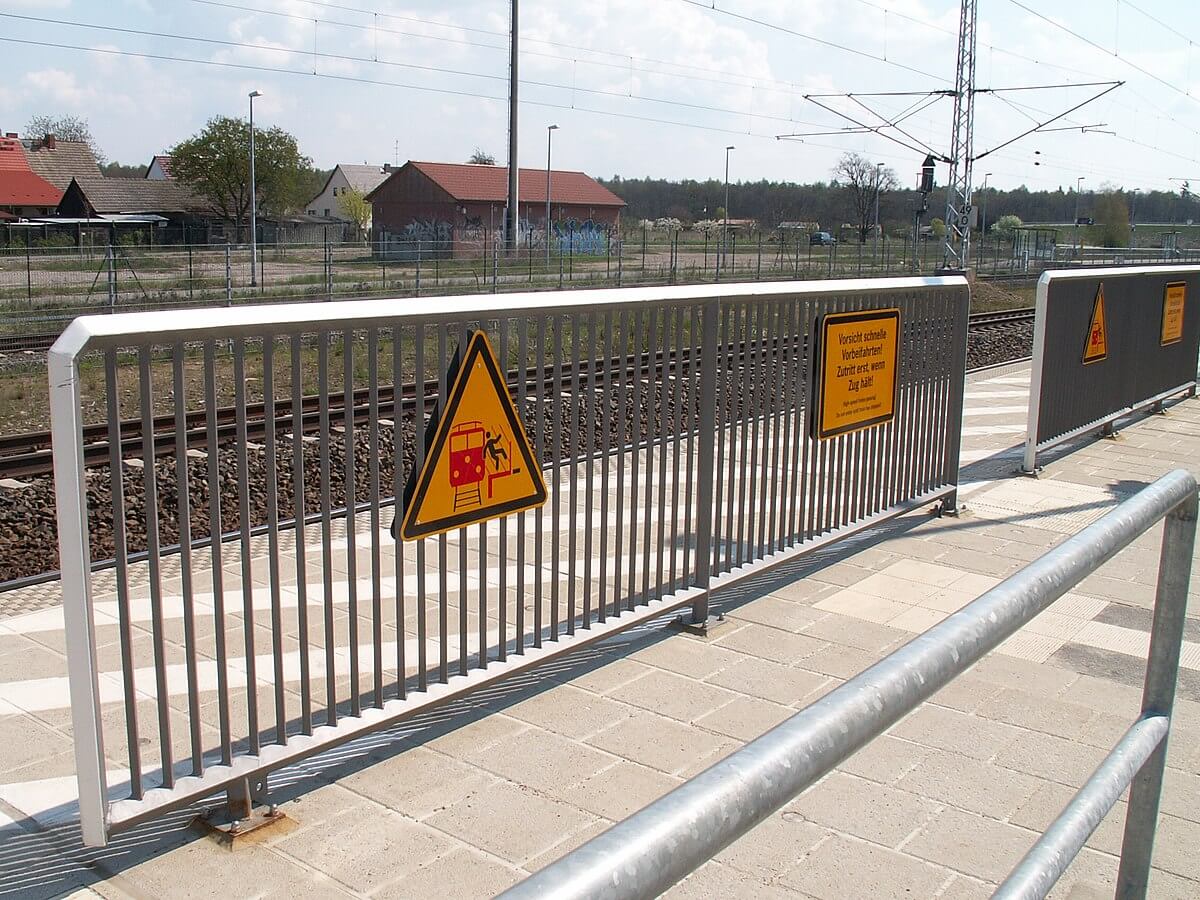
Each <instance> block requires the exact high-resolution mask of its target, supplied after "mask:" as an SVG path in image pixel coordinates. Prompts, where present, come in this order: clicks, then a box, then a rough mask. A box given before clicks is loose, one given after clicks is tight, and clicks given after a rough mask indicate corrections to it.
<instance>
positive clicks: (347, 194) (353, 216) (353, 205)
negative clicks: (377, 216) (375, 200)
mask: <svg viewBox="0 0 1200 900" xmlns="http://www.w3.org/2000/svg"><path fill="white" fill-rule="evenodd" d="M338 209H339V210H340V211H341V213H342V215H343V216H345V217H346V218H347V219H349V220H350V221H351V222H353V223H354V227H355V228H356V229H358V233H359V234H364V233H365V232H366V230H367V225H368V224H369V223H370V221H371V204H370V203H368V202H367V198H366V195H364V194H363V192H362V191H357V190H355V189H354V188H346V189H345V190H344V191H342V192H341V193H340V194H339V195H338Z"/></svg>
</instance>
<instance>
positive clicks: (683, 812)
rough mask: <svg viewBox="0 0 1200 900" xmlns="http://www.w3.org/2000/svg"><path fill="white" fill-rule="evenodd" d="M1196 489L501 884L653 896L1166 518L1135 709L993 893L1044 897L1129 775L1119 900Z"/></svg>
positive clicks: (1151, 797)
mask: <svg viewBox="0 0 1200 900" xmlns="http://www.w3.org/2000/svg"><path fill="white" fill-rule="evenodd" d="M1196 514H1197V485H1196V479H1195V478H1194V477H1193V476H1192V475H1191V474H1189V473H1188V472H1186V471H1183V470H1177V471H1174V472H1171V473H1169V474H1167V475H1165V476H1163V477H1162V478H1160V479H1159V480H1158V481H1156V482H1155V483H1154V484H1152V485H1150V486H1149V487H1147V488H1145V489H1144V490H1143V491H1141V492H1140V493H1138V494H1137V495H1136V496H1134V497H1132V498H1131V499H1129V500H1127V501H1125V502H1124V503H1122V504H1120V505H1119V506H1118V507H1116V508H1115V509H1114V510H1112V511H1111V512H1109V513H1108V514H1107V515H1105V516H1104V517H1103V518H1102V519H1100V520H1099V521H1097V522H1095V523H1094V524H1092V525H1090V526H1088V527H1087V528H1085V529H1084V530H1083V531H1081V532H1080V533H1078V534H1077V535H1075V536H1073V537H1071V538H1070V539H1068V540H1067V541H1065V542H1063V543H1062V544H1061V545H1059V546H1058V547H1056V548H1055V549H1053V550H1051V551H1050V552H1048V553H1046V554H1045V555H1044V556H1042V557H1040V558H1039V559H1037V560H1036V561H1034V562H1032V563H1030V564H1029V565H1028V566H1026V567H1025V568H1023V569H1022V570H1020V571H1019V572H1017V573H1016V574H1014V575H1012V576H1011V577H1009V578H1008V579H1006V580H1005V581H1004V582H1002V583H1001V584H999V585H997V586H996V587H995V588H993V589H992V590H990V591H988V592H987V593H985V594H984V595H983V596H981V597H980V598H979V599H977V600H975V601H974V602H972V603H971V604H969V605H968V606H966V607H964V608H963V609H962V610H960V611H959V612H957V613H955V614H953V615H951V616H950V617H949V618H947V619H945V620H944V621H942V622H941V623H939V624H938V625H936V626H934V627H933V628H931V629H929V630H928V631H926V632H925V633H924V634H922V635H920V636H918V637H916V638H914V639H913V640H912V641H910V642H909V643H908V644H906V645H905V646H904V647H902V648H900V649H899V650H897V651H895V652H894V653H892V654H891V655H889V656H887V657H886V658H884V659H883V660H881V661H880V662H878V663H876V664H875V665H873V666H871V667H870V668H868V669H866V670H865V671H863V672H862V673H861V674H859V675H858V676H856V677H854V678H852V679H851V680H850V681H847V682H846V683H845V684H843V685H842V686H840V687H839V688H837V689H836V690H834V691H832V692H830V693H829V694H827V695H826V696H825V697H823V698H822V699H821V700H818V701H817V702H816V703H814V704H812V705H811V706H809V707H807V708H805V709H804V710H802V711H800V712H799V713H797V714H796V715H794V716H793V717H792V718H790V719H788V720H787V721H786V722H784V723H783V724H781V725H779V726H777V727H776V728H774V729H772V730H771V731H769V732H767V733H766V734H765V735H763V736H762V737H760V738H758V739H757V740H755V741H752V742H751V743H749V744H747V745H746V746H745V747H743V748H742V749H741V750H739V751H737V752H736V753H734V754H732V755H731V756H729V757H726V758H725V759H724V760H722V761H721V762H719V763H717V764H715V765H714V766H712V767H711V768H709V769H708V770H706V771H705V772H703V773H701V774H700V775H697V776H696V777H694V778H692V779H691V780H689V781H687V782H685V783H684V784H683V785H681V786H680V787H678V788H676V789H675V790H674V791H672V792H671V793H669V794H667V795H666V796H665V797H662V798H661V799H659V800H657V801H655V802H654V803H652V804H650V805H649V806H647V807H645V808H644V809H642V810H641V811H640V812H637V813H635V814H634V815H632V816H630V817H629V818H627V819H625V820H624V821H622V822H620V823H618V824H617V825H614V826H613V827H612V828H610V829H608V830H607V831H605V832H604V833H602V834H600V835H599V836H597V837H595V838H593V839H592V840H591V841H589V842H588V843H586V844H584V845H583V846H582V847H579V848H578V849H577V850H575V851H573V852H571V853H569V854H567V855H566V856H564V857H563V858H562V859H559V860H558V861H557V862H555V863H553V864H551V865H550V866H548V867H546V868H545V869H543V870H541V871H540V872H538V873H537V874H535V875H533V876H531V877H530V878H528V879H526V880H525V881H523V882H522V883H520V884H518V885H516V886H515V887H513V888H512V889H510V890H509V891H507V892H506V893H505V894H504V895H503V897H504V898H506V900H524V898H535V897H536V898H541V900H546V898H554V900H566V898H584V897H587V898H641V897H653V896H656V895H657V894H659V893H661V892H662V891H664V890H666V889H667V888H668V887H670V886H671V885H672V884H674V883H676V882H677V881H679V880H680V879H682V878H683V877H684V876H686V875H687V874H688V873H690V872H692V871H693V870H695V869H696V868H698V867H699V866H700V865H701V864H703V863H704V862H706V861H707V860H708V859H710V858H712V857H713V856H714V855H715V854H717V853H718V852H720V851H721V850H722V849H723V848H724V847H726V846H728V845H729V844H731V843H733V841H735V840H736V839H738V838H739V837H741V836H742V835H744V834H746V833H747V832H748V831H750V829H751V828H753V827H754V826H755V825H757V824H758V823H760V822H762V821H763V820H764V819H766V818H767V817H768V816H769V815H770V814H771V813H772V812H774V811H775V810H777V809H779V808H780V807H781V806H783V805H784V804H785V803H787V802H788V801H789V800H791V799H792V798H793V797H795V796H796V795H798V794H799V793H800V792H802V791H803V790H805V789H806V788H808V787H810V786H811V785H812V784H813V783H815V782H816V781H817V780H818V779H819V778H821V777H822V776H823V775H824V774H826V773H827V772H829V771H830V770H831V769H833V768H834V767H835V766H837V765H838V764H839V763H841V762H842V761H844V760H845V759H846V758H848V757H849V756H850V755H851V754H853V753H854V752H855V751H857V750H859V749H860V748H862V747H863V746H864V745H866V744H867V743H868V742H869V741H871V740H872V739H873V738H875V737H878V736H879V735H880V734H882V733H883V732H884V731H886V730H887V729H888V728H889V727H891V726H892V725H893V724H895V723H896V722H897V721H899V720H900V719H901V718H902V717H903V716H904V715H906V714H907V713H909V712H911V711H912V710H913V709H915V708H916V707H917V706H918V705H919V704H920V703H921V702H922V701H924V700H926V699H928V698H929V697H931V696H932V695H933V694H934V693H935V692H936V691H937V690H938V689H939V688H942V687H944V686H945V685H946V684H948V683H949V682H950V681H952V680H953V679H954V678H955V677H957V676H958V675H960V674H962V673H963V672H964V671H966V670H967V669H968V668H969V667H970V666H971V665H973V664H974V663H976V662H978V661H979V660H980V659H981V658H982V657H983V656H984V655H985V654H986V653H988V652H989V651H991V650H993V649H995V648H996V647H997V646H998V645H999V644H1000V643H1001V642H1002V641H1004V640H1005V639H1006V638H1008V637H1009V636H1010V635H1012V634H1013V633H1014V632H1016V631H1017V630H1018V629H1019V628H1021V627H1022V626H1023V625H1025V624H1026V623H1028V622H1029V621H1030V620H1031V619H1033V618H1034V616H1036V615H1038V614H1039V613H1040V612H1042V611H1043V610H1045V609H1046V608H1047V607H1048V606H1049V605H1050V604H1051V603H1052V602H1054V601H1055V600H1056V599H1058V598H1059V597H1061V596H1062V595H1063V594H1065V593H1066V592H1067V591H1069V590H1070V589H1071V588H1072V587H1074V586H1075V585H1076V584H1078V583H1079V582H1080V581H1081V580H1083V578H1085V577H1086V576H1087V575H1089V574H1090V573H1092V572H1094V571H1095V570H1096V569H1097V568H1099V567H1100V565H1102V564H1103V563H1104V562H1106V561H1107V560H1109V559H1111V558H1112V557H1113V556H1115V555H1116V554H1117V553H1118V552H1119V551H1120V550H1121V549H1123V548H1124V547H1126V546H1128V545H1129V544H1130V543H1132V542H1133V541H1134V540H1135V539H1136V538H1137V537H1138V536H1139V535H1141V534H1143V533H1144V532H1145V531H1147V530H1149V529H1150V528H1151V527H1152V526H1153V525H1155V524H1156V523H1157V522H1158V521H1159V520H1160V519H1163V518H1166V526H1165V531H1164V535H1163V545H1162V555H1161V560H1160V567H1159V577H1158V593H1157V598H1156V602H1155V610H1154V624H1153V630H1152V633H1151V640H1150V655H1149V661H1148V663H1147V668H1146V684H1145V692H1144V695H1143V704H1142V706H1143V712H1142V715H1141V717H1139V720H1138V721H1137V722H1136V723H1135V724H1134V726H1133V727H1132V728H1131V729H1130V732H1129V734H1127V735H1126V737H1125V738H1124V739H1122V741H1121V742H1120V743H1119V744H1118V746H1117V748H1116V750H1114V751H1113V754H1112V755H1111V756H1110V757H1109V758H1108V759H1107V760H1105V762H1104V763H1103V764H1102V765H1101V767H1100V768H1099V769H1098V770H1097V773H1096V774H1095V775H1094V776H1093V777H1092V779H1091V780H1090V781H1089V782H1088V783H1087V784H1086V785H1085V786H1084V788H1083V789H1082V790H1081V791H1080V792H1079V794H1078V795H1077V797H1076V799H1075V801H1073V802H1072V804H1071V806H1069V807H1068V809H1067V811H1066V813H1064V815H1063V816H1062V817H1060V819H1059V820H1058V821H1056V822H1055V823H1054V825H1052V826H1051V828H1050V830H1049V831H1048V832H1047V833H1046V835H1045V837H1043V839H1042V840H1041V841H1040V842H1039V843H1038V844H1037V845H1036V846H1035V847H1034V849H1033V850H1032V851H1031V852H1030V854H1029V856H1027V857H1026V859H1025V860H1024V861H1023V862H1022V863H1021V864H1020V865H1019V866H1018V867H1017V869H1016V870H1015V871H1014V874H1013V877H1012V878H1010V880H1009V881H1008V882H1006V883H1005V884H1004V885H1003V886H1002V887H1001V889H1000V892H999V894H998V896H1002V897H1005V898H1015V897H1021V898H1032V897H1044V896H1045V895H1046V893H1048V892H1049V890H1050V888H1051V887H1052V886H1053V884H1054V882H1055V880H1057V878H1058V876H1059V875H1060V874H1061V873H1062V872H1063V871H1064V870H1065V869H1066V866H1067V864H1068V863H1069V862H1070V861H1071V859H1072V858H1073V857H1074V856H1075V854H1076V853H1078V851H1079V849H1080V848H1081V847H1082V846H1083V844H1084V842H1085V841H1086V840H1087V837H1088V836H1089V835H1090V834H1091V832H1092V831H1093V830H1094V829H1095V827H1096V825H1097V824H1098V823H1099V821H1100V817H1101V816H1102V815H1103V812H1105V811H1107V810H1108V809H1109V808H1110V807H1111V806H1112V804H1113V803H1114V802H1115V800H1116V798H1117V797H1119V796H1120V795H1121V793H1123V791H1124V790H1125V788H1126V787H1127V786H1128V785H1130V783H1132V785H1133V789H1132V791H1131V794H1130V798H1129V809H1128V813H1127V816H1126V824H1125V842H1124V848H1123V852H1122V858H1121V869H1120V874H1119V882H1118V890H1117V896H1118V897H1122V898H1141V897H1144V896H1145V894H1146V884H1147V880H1148V876H1149V871H1150V852H1151V847H1152V844H1153V840H1154V830H1155V822H1156V819H1157V813H1158V802H1159V795H1160V793H1161V788H1162V776H1163V768H1164V766H1165V762H1166V744H1167V740H1166V739H1167V732H1168V726H1169V724H1170V715H1171V707H1172V703H1173V700H1174V694H1175V679H1176V672H1177V669H1178V665H1179V653H1180V647H1181V642H1182V638H1183V622H1184V614H1185V609H1186V606H1187V590H1188V578H1189V575H1190V571H1191V561H1192V553H1193V547H1194V544H1195V537H1196Z"/></svg>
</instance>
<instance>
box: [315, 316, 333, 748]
mask: <svg viewBox="0 0 1200 900" xmlns="http://www.w3.org/2000/svg"><path fill="white" fill-rule="evenodd" d="M317 340H318V344H317V397H318V398H319V399H318V401H317V408H318V419H319V429H320V430H319V432H318V437H317V440H318V443H317V448H318V450H319V451H320V457H321V577H322V587H323V588H324V592H323V597H322V601H321V605H322V607H323V612H324V626H325V632H324V644H325V721H326V723H327V724H329V725H336V724H337V677H336V675H337V673H336V670H335V668H334V647H333V533H332V528H333V523H332V521H331V514H330V509H331V507H332V506H333V498H332V486H331V484H330V482H331V480H332V479H331V478H330V471H329V469H330V466H329V332H328V331H325V330H322V331H321V332H320V333H319V334H318V335H317Z"/></svg>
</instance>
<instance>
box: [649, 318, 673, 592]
mask: <svg viewBox="0 0 1200 900" xmlns="http://www.w3.org/2000/svg"><path fill="white" fill-rule="evenodd" d="M677 313H678V307H674V308H671V307H666V308H664V310H662V343H661V347H662V365H661V367H660V368H659V408H658V415H656V416H655V419H656V422H658V424H656V433H655V440H656V443H658V444H659V497H658V500H656V502H655V505H654V512H655V515H656V517H658V524H659V528H658V566H656V570H655V581H654V587H655V593H656V594H658V595H659V596H662V595H664V594H665V593H667V590H666V582H665V581H664V570H665V564H666V559H665V556H666V552H667V545H666V520H667V442H670V439H671V416H670V412H668V410H670V403H668V401H670V398H671V390H670V389H671V361H672V359H673V358H674V355H676V349H674V348H673V347H672V336H671V319H673V318H674V317H676V314H677Z"/></svg>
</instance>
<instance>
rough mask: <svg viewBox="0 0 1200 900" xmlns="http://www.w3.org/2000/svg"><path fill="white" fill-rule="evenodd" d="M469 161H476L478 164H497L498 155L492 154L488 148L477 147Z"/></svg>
mask: <svg viewBox="0 0 1200 900" xmlns="http://www.w3.org/2000/svg"><path fill="white" fill-rule="evenodd" d="M467 162H469V163H474V164H475V165H477V166H494V165H495V164H496V157H494V156H492V154H490V153H488V152H487V151H486V150H481V149H479V148H478V147H476V148H475V152H474V153H472V154H471V157H470V159H468V160H467Z"/></svg>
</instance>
